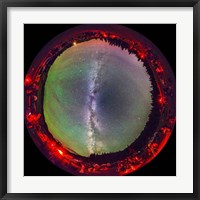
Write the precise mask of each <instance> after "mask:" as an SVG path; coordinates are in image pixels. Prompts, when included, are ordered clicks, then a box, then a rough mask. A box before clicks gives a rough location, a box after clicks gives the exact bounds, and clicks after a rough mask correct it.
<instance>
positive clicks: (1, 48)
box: [0, 0, 200, 200]
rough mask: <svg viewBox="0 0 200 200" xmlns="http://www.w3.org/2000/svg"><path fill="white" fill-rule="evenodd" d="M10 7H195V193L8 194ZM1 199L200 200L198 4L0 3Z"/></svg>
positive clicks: (194, 0) (183, 0) (182, 0)
mask: <svg viewBox="0 0 200 200" xmlns="http://www.w3.org/2000/svg"><path fill="white" fill-rule="evenodd" d="M8 7H192V8H193V36H194V37H193V38H194V39H193V43H194V44H193V72H194V73H193V80H194V81H193V85H194V90H193V93H194V98H193V99H194V100H193V103H194V104H193V105H194V108H193V110H194V112H193V113H194V121H193V130H194V132H193V172H194V173H193V193H154V194H153V193H144V194H142V193H140V194H139V193H129V194H124V193H118V194H112V193H109V194H106V193H101V194H94V193H91V194H89V193H84V194H81V193H78V194H75V193H74V194H72V193H67V194H64V193H62V194H61V193H59V194H56V193H54V194H50V193H34V194H32V193H7V8H8ZM0 15H1V16H0V20H1V23H0V38H1V43H0V75H1V77H0V92H1V93H0V198H1V199H68V200H70V199H74V200H75V199H115V198H116V199H165V200H167V199H188V200H189V199H191V200H192V199H200V194H199V190H200V185H199V180H200V170H199V168H200V147H199V146H198V144H200V137H199V125H198V121H199V116H198V115H199V106H198V101H199V80H198V77H199V76H200V73H199V68H198V67H199V66H200V1H199V0H173V1H172V0H163V1H162V0H126V1H122V0H113V1H111V0H108V1H104V0H98V1H90V0H58V1H56V0H0Z"/></svg>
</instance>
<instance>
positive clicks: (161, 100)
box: [158, 96, 166, 105]
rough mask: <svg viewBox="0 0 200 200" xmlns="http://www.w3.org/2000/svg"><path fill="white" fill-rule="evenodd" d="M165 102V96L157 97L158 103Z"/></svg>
mask: <svg viewBox="0 0 200 200" xmlns="http://www.w3.org/2000/svg"><path fill="white" fill-rule="evenodd" d="M165 102H166V99H165V97H163V96H161V97H160V98H159V99H158V103H159V104H160V105H163V104H165Z"/></svg>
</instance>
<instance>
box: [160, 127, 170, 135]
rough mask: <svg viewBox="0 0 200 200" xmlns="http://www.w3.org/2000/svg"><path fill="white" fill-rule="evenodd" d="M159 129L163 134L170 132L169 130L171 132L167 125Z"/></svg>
mask: <svg viewBox="0 0 200 200" xmlns="http://www.w3.org/2000/svg"><path fill="white" fill-rule="evenodd" d="M161 131H162V132H163V133H164V134H170V132H171V130H170V128H167V127H163V128H161Z"/></svg>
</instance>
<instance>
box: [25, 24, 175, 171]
mask: <svg viewBox="0 0 200 200" xmlns="http://www.w3.org/2000/svg"><path fill="white" fill-rule="evenodd" d="M91 39H100V40H104V41H106V42H109V43H111V44H112V45H118V44H119V43H120V46H121V48H123V49H127V50H128V51H129V53H130V54H135V55H136V56H137V57H138V59H139V60H142V61H143V63H144V65H145V66H146V67H147V71H148V73H149V74H151V76H152V77H153V78H154V83H155V84H154V88H155V91H156V92H155V95H154V96H155V97H154V98H155V101H154V102H155V103H154V107H155V110H156V111H155V112H157V115H159V123H158V126H157V127H156V128H154V129H146V130H145V131H146V135H148V137H146V136H145V134H143V135H142V136H140V137H139V138H138V141H140V140H144V141H146V145H145V146H142V147H140V150H138V148H136V147H135V146H136V145H135V144H132V145H131V146H130V147H128V148H127V149H126V150H125V151H124V152H121V154H122V156H121V158H122V159H120V160H116V159H115V160H112V159H105V162H103V163H102V162H99V161H98V159H96V158H85V157H82V156H79V155H76V154H74V153H72V152H70V151H69V150H68V149H66V148H63V147H62V145H61V144H60V143H59V142H58V141H56V140H55V139H54V138H53V136H52V134H51V133H50V132H49V131H48V129H47V127H46V123H45V120H44V116H43V108H42V91H43V86H44V83H45V79H46V74H47V73H48V69H49V68H50V67H51V65H52V63H53V62H54V60H55V59H56V58H57V56H58V55H60V54H61V53H62V52H63V51H64V50H66V49H67V48H70V47H71V46H73V45H76V44H77V43H81V42H84V41H88V40H91ZM155 49H156V50H155ZM154 50H155V51H154ZM153 52H154V53H153ZM24 86H25V120H26V124H27V128H28V130H29V132H30V135H31V137H32V139H33V141H34V142H35V143H36V145H37V146H38V148H39V149H40V150H41V151H42V153H43V154H44V155H45V156H46V157H47V158H48V159H49V160H51V161H52V162H53V163H54V164H55V165H57V166H59V167H60V168H62V169H63V170H65V171H67V172H71V173H73V174H75V175H125V174H129V173H131V172H134V171H136V170H137V169H139V168H141V167H142V166H144V165H146V164H147V163H148V162H150V161H151V160H152V159H153V158H155V157H156V156H157V155H158V153H159V152H160V151H161V150H162V148H163V147H164V146H165V144H166V143H167V141H168V139H169V137H170V135H171V133H172V131H173V127H174V124H175V81H174V78H173V74H172V72H171V70H170V67H169V64H168V63H167V62H166V60H165V59H164V58H163V55H162V54H161V53H160V52H159V50H158V49H157V48H156V47H155V46H154V45H153V44H152V43H151V42H149V41H148V40H147V39H145V38H144V37H142V36H140V35H139V34H138V33H136V32H134V31H132V30H131V31H130V30H129V29H127V28H122V27H120V28H119V27H118V26H115V25H111V26H110V25H109V26H101V25H99V26H98V25H89V26H80V27H78V28H75V29H74V30H72V31H70V33H68V31H66V32H64V33H63V34H61V35H60V36H59V37H58V38H56V39H55V40H54V41H53V42H52V43H51V45H48V46H46V47H45V48H44V49H43V51H42V53H40V54H39V55H38V56H37V57H36V59H35V60H34V62H33V64H32V66H31V68H30V70H29V72H28V74H27V75H26V77H25V80H24ZM138 143H139V142H138ZM108 156H109V155H108ZM110 156H111V157H112V155H110Z"/></svg>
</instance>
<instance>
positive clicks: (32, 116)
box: [26, 113, 41, 123]
mask: <svg viewBox="0 0 200 200" xmlns="http://www.w3.org/2000/svg"><path fill="white" fill-rule="evenodd" d="M40 117H41V114H40V113H39V114H31V113H29V114H28V115H27V116H26V119H27V121H28V122H29V123H34V122H36V121H38V119H39V118H40Z"/></svg>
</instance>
